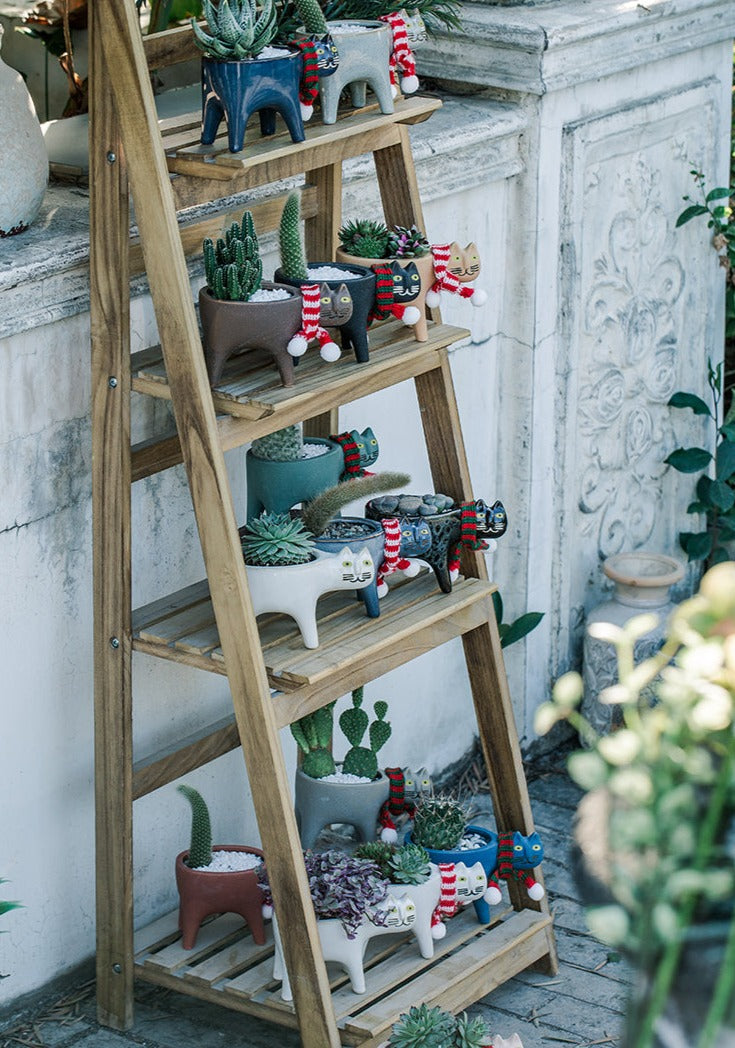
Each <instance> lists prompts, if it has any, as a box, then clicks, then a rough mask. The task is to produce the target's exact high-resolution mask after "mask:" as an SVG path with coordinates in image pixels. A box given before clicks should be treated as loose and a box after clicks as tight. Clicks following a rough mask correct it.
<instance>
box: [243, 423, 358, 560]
mask: <svg viewBox="0 0 735 1048" xmlns="http://www.w3.org/2000/svg"><path fill="white" fill-rule="evenodd" d="M306 443H307V444H324V445H326V446H327V447H328V449H329V450H328V451H326V452H325V454H323V455H317V456H316V457H315V458H304V459H295V460H294V461H292V462H274V461H273V460H272V459H263V458H258V457H257V456H255V455H254V454H253V452H252V451H248V453H247V456H246V458H245V468H246V472H247V479H248V520H252V519H253V517H257V516H259V515H260V514H261V513H262V512H263V510H266V511H267V512H268V513H288V511H289V510H290V509H291V507H292V506H296V505H297V504H298V503H299V502H308V501H309V500H310V499H313V498H315V497H316V496H317V495H319V494H320V493H321V492H322V491H324V490H325V489H326V488H331V487H333V486H334V485H335V484H337V483H339V478H340V477H341V476H342V474H343V473H344V469H345V457H344V451H343V450H342V447H341V445H339V444H337V442H336V441H334V440H324V439H322V438H321V437H307V438H306ZM343 545H344V544H343ZM341 548H342V546H340V549H341ZM329 552H339V551H338V550H335V551H332V550H330V551H329ZM370 552H371V553H372V552H373V551H372V550H371V551H370ZM373 559H375V558H374V557H373ZM376 567H377V564H376Z"/></svg>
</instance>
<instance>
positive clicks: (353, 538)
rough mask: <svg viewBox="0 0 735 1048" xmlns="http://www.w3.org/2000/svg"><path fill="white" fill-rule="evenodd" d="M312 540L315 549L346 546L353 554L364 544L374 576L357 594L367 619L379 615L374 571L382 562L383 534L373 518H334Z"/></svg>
mask: <svg viewBox="0 0 735 1048" xmlns="http://www.w3.org/2000/svg"><path fill="white" fill-rule="evenodd" d="M356 531H359V534H355V532H356ZM314 541H315V544H316V547H317V549H321V550H324V551H325V552H326V553H338V552H339V551H340V550H341V549H342V548H343V547H344V546H349V548H350V549H351V550H352V551H353V553H357V552H358V551H359V550H361V549H362V548H363V547H367V549H368V550H369V551H370V556H371V557H372V558H373V563H374V564H375V576H374V577H373V580H372V582H371V583H370V584H369V585H368V586H365V588H364V589H361V590H359V591H358V596H359V597H360V599H361V600H362V601H364V603H365V610H366V612H367V616H368V618H369V619H377V618H378V617H379V616H380V601H379V600H378V583H377V572H378V568H379V567H380V565H381V564H382V563H383V553H384V550H385V533H384V532H383V528H382V526H381V525H380V524H378V523H377V521H374V520H367V519H366V518H365V517H337V518H336V519H335V520H331V521H330V522H329V525H328V526H327V535H326V536H325V535H318V536H317V537H316V539H315V540H314Z"/></svg>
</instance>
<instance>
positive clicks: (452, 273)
mask: <svg viewBox="0 0 735 1048" xmlns="http://www.w3.org/2000/svg"><path fill="white" fill-rule="evenodd" d="M431 255H432V258H433V260H434V283H433V284H432V285H431V287H430V288H429V290H428V292H427V294H426V296H425V302H426V305H427V306H428V307H429V309H435V308H436V307H437V306H438V305H439V302H440V299H441V293H442V291H446V292H448V293H449V294H451V295H459V296H460V298H468V299H470V301H471V302H472V305H473V306H484V304H485V303H486V302H487V293H486V292H485V291H483V290H482V288H474V287H469V286H468V285H469V284H471V283H473V282H474V281H475V280H476V279H477V277H478V275H479V273H480V267H481V265H482V263H481V262H480V255H479V253H478V250H477V245H476V244H472V243H470V244H467V246H466V247H464V248H461V247H460V246H459V244H458V243H457V242H456V240H455V241H452V243H451V244H432V245H431Z"/></svg>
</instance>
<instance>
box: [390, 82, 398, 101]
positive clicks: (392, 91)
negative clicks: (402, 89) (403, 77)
mask: <svg viewBox="0 0 735 1048" xmlns="http://www.w3.org/2000/svg"><path fill="white" fill-rule="evenodd" d="M390 97H391V98H398V85H397V84H391V85H390Z"/></svg>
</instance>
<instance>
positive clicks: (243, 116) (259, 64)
mask: <svg viewBox="0 0 735 1048" xmlns="http://www.w3.org/2000/svg"><path fill="white" fill-rule="evenodd" d="M302 70H303V61H302V58H301V52H300V51H292V52H291V53H290V54H288V55H283V56H280V57H279V56H276V57H274V58H249V59H243V60H242V61H239V62H238V61H225V60H223V59H219V58H203V59H202V145H211V144H212V142H214V140H215V137H216V135H217V130H218V128H219V125H220V123H221V122H222V117H223V116H224V117H225V118H226V120H227V141H228V145H229V148H230V152H231V153H239V152H240V150H241V149H242V147H243V142H244V139H245V128H246V126H247V122H248V120H249V118H250V116H251V115H252V114H253V113H255V112H256V111H258V112H260V114H261V119H260V126H261V131H262V133H263V134H273V132H274V130H275V114H276V112H278V113H280V115H281V116H282V117H283V119H284V121H285V123H286V127H287V128H288V130H289V133H290V135H291V141H292V142H303V141H304V138H305V135H304V122H303V120H302V118H301V107H300V105H299V85H300V83H301V74H302Z"/></svg>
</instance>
